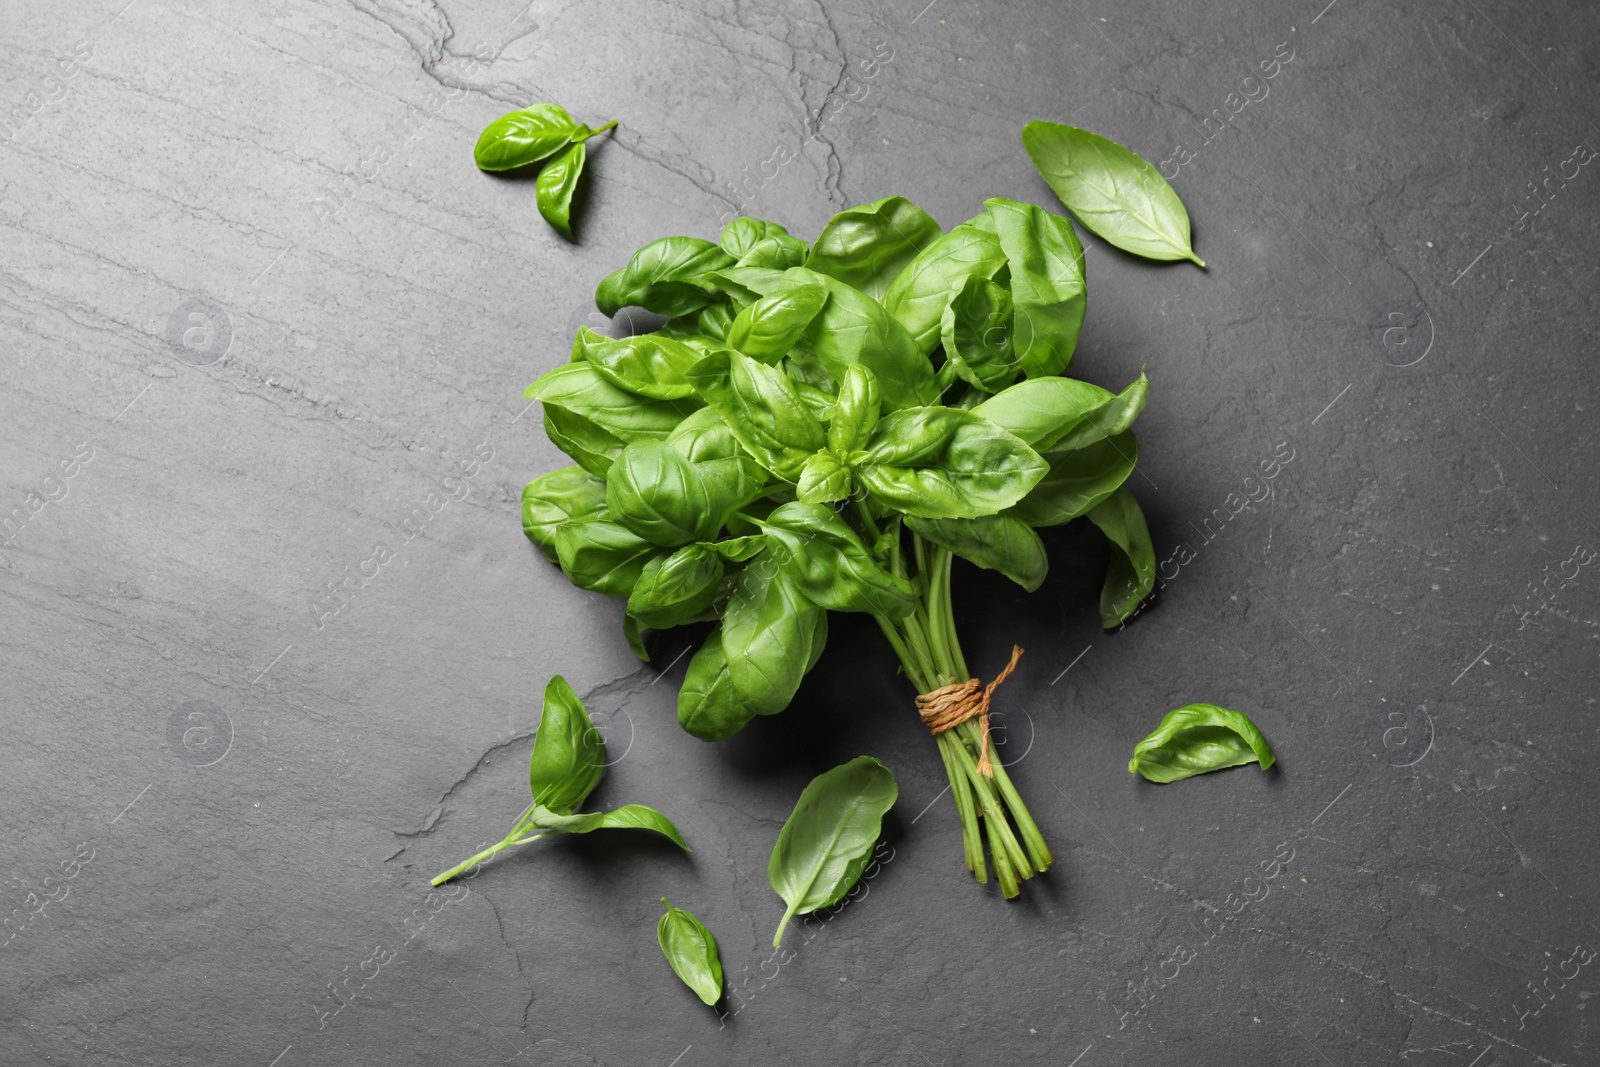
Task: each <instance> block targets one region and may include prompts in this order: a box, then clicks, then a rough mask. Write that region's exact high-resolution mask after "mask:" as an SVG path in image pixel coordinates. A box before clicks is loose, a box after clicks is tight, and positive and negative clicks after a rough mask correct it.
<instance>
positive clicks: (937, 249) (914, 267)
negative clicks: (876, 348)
mask: <svg viewBox="0 0 1600 1067" xmlns="http://www.w3.org/2000/svg"><path fill="white" fill-rule="evenodd" d="M978 219H979V220H982V221H983V222H984V223H986V224H987V223H988V221H989V218H988V216H987V215H980V216H978ZM974 221H977V220H974ZM1005 269H1006V256H1005V253H1004V252H1003V251H1001V248H1000V241H999V239H998V238H997V237H995V236H994V234H993V233H985V232H984V231H982V230H981V229H979V228H977V227H976V226H974V225H973V224H972V223H970V222H969V223H963V224H962V225H960V226H957V227H956V228H955V229H953V230H951V231H950V232H949V233H947V234H945V235H944V236H943V237H940V238H938V239H937V240H935V241H934V242H933V243H932V244H930V245H928V247H926V248H924V249H923V250H922V251H921V252H919V253H918V254H917V257H916V258H915V259H913V260H912V261H911V262H910V263H908V264H907V265H906V268H905V269H904V270H902V271H901V272H900V276H899V277H897V278H896V279H895V280H894V282H893V283H892V284H891V285H890V286H889V290H888V292H886V293H885V294H884V296H883V306H884V308H885V309H886V310H887V311H888V312H889V314H891V315H893V316H894V317H895V319H896V320H897V321H898V322H899V323H900V324H901V325H902V326H904V327H905V328H906V331H907V332H908V333H910V334H911V338H912V341H913V343H914V344H915V345H916V346H917V350H918V351H919V352H921V353H922V354H923V355H928V354H929V353H931V352H932V351H933V350H934V349H935V348H937V347H939V330H940V324H941V323H942V322H943V320H944V309H945V308H947V307H949V306H950V300H951V298H952V297H954V296H955V294H956V293H957V292H959V291H960V290H961V287H962V286H963V285H965V284H966V281H967V279H968V278H997V276H999V275H1000V274H1001V273H1002V272H1004V271H1005Z"/></svg>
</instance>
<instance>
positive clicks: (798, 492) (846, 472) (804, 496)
mask: <svg viewBox="0 0 1600 1067" xmlns="http://www.w3.org/2000/svg"><path fill="white" fill-rule="evenodd" d="M851 484H852V481H851V478H850V468H849V467H846V466H845V465H844V463H843V462H841V461H840V459H839V457H838V456H836V455H834V454H833V453H832V452H816V453H813V454H812V456H811V458H810V459H808V460H806V465H805V466H804V467H801V468H800V481H799V483H798V484H797V485H796V486H795V496H796V497H798V498H799V499H800V500H801V501H802V502H803V503H806V504H831V503H833V502H834V501H835V500H843V499H844V498H845V497H847V496H849V495H850V486H851Z"/></svg>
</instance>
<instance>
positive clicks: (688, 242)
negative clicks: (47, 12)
mask: <svg viewBox="0 0 1600 1067" xmlns="http://www.w3.org/2000/svg"><path fill="white" fill-rule="evenodd" d="M731 266H733V257H732V256H730V255H728V253H726V252H724V251H723V250H722V249H720V248H718V247H717V246H716V245H714V244H712V243H711V242H710V241H704V240H701V239H700V238H698V237H663V238H661V239H660V240H658V241H651V242H650V243H649V244H647V245H645V246H644V247H643V248H641V249H639V251H637V252H635V253H634V254H633V258H632V259H630V260H628V265H627V266H626V267H623V268H622V269H621V270H617V271H613V272H612V273H611V274H608V275H606V277H605V278H604V279H603V280H602V281H601V282H600V286H599V288H597V289H596V290H595V294H594V302H595V306H596V307H598V308H599V309H600V310H601V311H602V312H604V313H605V314H607V315H615V314H616V313H617V312H618V311H619V310H621V309H622V308H625V307H642V308H646V309H648V310H650V311H654V312H655V313H656V314H658V315H666V316H667V317H669V318H674V317H677V316H679V315H687V314H689V313H690V312H691V311H698V310H699V309H700V308H703V307H705V306H706V305H707V304H709V303H711V302H712V297H711V294H710V293H709V292H707V291H706V289H705V287H704V286H703V285H702V284H701V282H703V280H704V278H705V276H706V275H707V274H709V273H711V272H712V271H716V270H721V269H722V268H724V267H731Z"/></svg>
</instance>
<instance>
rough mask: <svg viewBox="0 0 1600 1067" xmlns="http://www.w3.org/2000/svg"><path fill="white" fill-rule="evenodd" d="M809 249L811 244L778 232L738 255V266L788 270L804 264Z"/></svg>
mask: <svg viewBox="0 0 1600 1067" xmlns="http://www.w3.org/2000/svg"><path fill="white" fill-rule="evenodd" d="M810 251H811V246H810V245H808V244H806V243H805V242H804V241H802V240H800V238H798V237H790V236H788V235H787V234H779V235H777V236H775V237H768V238H767V239H766V240H764V241H759V242H757V243H756V245H755V246H754V247H753V248H751V249H750V251H748V252H746V253H745V254H744V255H742V256H740V257H739V262H738V263H736V264H734V265H735V266H738V267H767V268H770V269H772V270H788V269H789V268H790V267H799V266H802V265H804V263H805V261H806V256H807V254H809V253H810Z"/></svg>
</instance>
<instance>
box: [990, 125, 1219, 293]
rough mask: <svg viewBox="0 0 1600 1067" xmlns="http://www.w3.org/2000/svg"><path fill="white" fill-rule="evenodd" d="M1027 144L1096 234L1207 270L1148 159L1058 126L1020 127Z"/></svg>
mask: <svg viewBox="0 0 1600 1067" xmlns="http://www.w3.org/2000/svg"><path fill="white" fill-rule="evenodd" d="M1022 146H1023V147H1024V148H1026V149H1027V150H1028V158H1029V159H1031V160H1033V165H1034V168H1035V169H1037V170H1038V172H1039V174H1040V176H1041V177H1043V178H1044V180H1045V181H1047V182H1049V183H1050V188H1051V189H1054V190H1055V194H1056V196H1058V197H1060V198H1061V202H1062V203H1063V204H1065V205H1066V206H1067V210H1068V211H1070V212H1072V214H1073V215H1074V216H1075V217H1076V218H1077V220H1078V221H1079V222H1081V223H1083V225H1084V227H1085V228H1087V229H1088V230H1089V232H1090V233H1093V234H1096V235H1098V236H1100V237H1102V238H1104V239H1105V240H1107V241H1109V242H1110V243H1111V244H1114V245H1116V246H1117V247H1118V248H1120V249H1122V250H1123V251H1124V252H1132V253H1133V254H1134V255H1136V256H1144V257H1145V258H1146V259H1159V260H1175V259H1187V260H1191V261H1193V262H1194V263H1196V264H1198V265H1199V266H1202V267H1203V266H1205V265H1206V264H1205V260H1203V259H1201V258H1200V257H1199V256H1197V255H1195V254H1194V248H1193V247H1192V246H1191V244H1190V243H1189V213H1188V212H1187V211H1185V210H1184V209H1183V201H1181V200H1179V199H1178V194H1177V193H1175V192H1173V191H1172V186H1170V185H1168V184H1167V179H1166V178H1164V177H1162V175H1161V172H1160V171H1159V170H1157V169H1156V168H1155V167H1153V166H1151V164H1150V163H1149V162H1148V161H1147V160H1145V159H1143V158H1141V157H1140V156H1138V155H1136V154H1135V153H1133V152H1130V151H1129V150H1128V149H1126V148H1124V147H1122V146H1121V145H1119V144H1117V143H1116V142H1115V141H1110V140H1107V139H1106V138H1104V137H1101V136H1100V135H1099V134H1097V133H1090V132H1089V131H1088V130H1080V129H1078V128H1077V127H1075V126H1063V125H1061V124H1060V123H1056V122H1030V123H1028V124H1027V125H1026V126H1024V127H1022Z"/></svg>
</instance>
